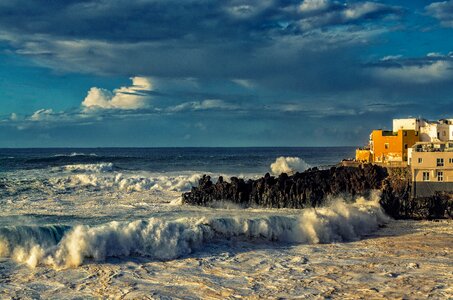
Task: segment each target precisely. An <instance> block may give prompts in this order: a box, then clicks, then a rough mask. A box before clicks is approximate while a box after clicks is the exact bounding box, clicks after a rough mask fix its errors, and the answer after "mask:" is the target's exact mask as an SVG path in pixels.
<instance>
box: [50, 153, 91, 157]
mask: <svg viewBox="0 0 453 300" xmlns="http://www.w3.org/2000/svg"><path fill="white" fill-rule="evenodd" d="M76 156H98V155H97V154H96V153H88V154H87V153H80V152H72V153H70V154H55V155H53V156H52V157H76Z"/></svg>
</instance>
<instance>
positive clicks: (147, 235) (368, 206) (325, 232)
mask: <svg viewBox="0 0 453 300" xmlns="http://www.w3.org/2000/svg"><path fill="white" fill-rule="evenodd" d="M387 221H388V217H387V216H386V215H385V214H384V213H383V211H382V210H381V208H380V206H379V204H378V203H377V202H376V201H366V200H364V199H359V201H358V202H356V203H354V204H345V203H343V202H341V201H337V202H335V203H334V204H332V205H331V206H329V207H325V208H318V209H304V210H302V211H301V213H300V215H298V216H294V215H293V216H285V215H268V216H260V217H245V216H242V217H240V216H237V217H231V216H217V217H192V218H187V217H184V218H179V219H174V220H168V218H165V219H164V218H150V219H147V220H136V221H133V222H110V223H107V224H103V225H98V226H93V227H90V226H87V225H78V226H75V227H73V228H71V229H67V228H66V227H65V228H60V229H59V230H57V229H56V228H59V227H52V229H49V228H48V227H39V229H33V230H32V231H31V232H33V234H30V233H29V232H30V229H29V228H26V227H23V226H22V227H12V228H10V229H9V230H6V231H5V230H1V231H0V253H1V254H2V256H9V257H12V258H13V259H14V260H16V261H17V262H20V263H26V264H28V265H29V266H31V267H35V266H37V265H48V266H52V267H54V268H57V269H59V268H68V267H77V266H80V265H81V264H83V263H84V261H86V260H87V259H92V260H94V261H98V262H101V261H104V260H105V259H107V258H109V257H127V256H145V257H149V258H151V259H157V260H170V259H177V258H179V257H182V256H185V255H188V254H190V253H193V252H194V251H196V250H197V249H201V248H204V247H208V246H209V244H210V243H216V242H222V241H226V240H231V239H238V240H246V241H251V242H256V243H259V242H263V241H264V242H285V243H305V244H313V243H331V242H344V241H353V240H357V239H359V238H360V237H363V236H364V235H367V234H370V233H371V232H373V231H375V230H377V229H378V227H379V225H380V224H383V223H385V222H387ZM36 232H38V234H35V233H36Z"/></svg>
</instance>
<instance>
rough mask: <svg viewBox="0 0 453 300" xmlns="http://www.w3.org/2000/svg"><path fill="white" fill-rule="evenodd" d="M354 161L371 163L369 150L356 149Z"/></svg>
mask: <svg viewBox="0 0 453 300" xmlns="http://www.w3.org/2000/svg"><path fill="white" fill-rule="evenodd" d="M355 160H356V161H358V162H363V163H370V162H372V158H371V151H370V149H362V148H359V149H356V150H355Z"/></svg>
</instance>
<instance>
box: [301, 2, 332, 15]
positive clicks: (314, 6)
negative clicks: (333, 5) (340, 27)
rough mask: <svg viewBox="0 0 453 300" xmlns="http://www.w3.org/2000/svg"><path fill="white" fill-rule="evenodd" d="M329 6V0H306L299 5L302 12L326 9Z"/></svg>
mask: <svg viewBox="0 0 453 300" xmlns="http://www.w3.org/2000/svg"><path fill="white" fill-rule="evenodd" d="M329 6H330V1H329V0H305V1H304V2H302V4H301V5H300V6H299V10H300V11H301V12H313V11H320V10H324V9H326V8H328V7H329Z"/></svg>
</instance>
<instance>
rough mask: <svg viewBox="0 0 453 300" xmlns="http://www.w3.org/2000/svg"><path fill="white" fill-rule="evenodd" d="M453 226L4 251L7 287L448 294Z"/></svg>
mask: <svg viewBox="0 0 453 300" xmlns="http://www.w3.org/2000/svg"><path fill="white" fill-rule="evenodd" d="M452 225H453V224H452V223H451V222H439V223H435V222H413V221H392V222H390V223H388V225H387V227H386V228H384V229H381V230H379V231H377V232H376V233H375V234H374V235H372V236H369V237H368V238H366V239H363V240H360V241H355V242H350V243H333V244H315V245H305V244H299V245H287V244H279V243H273V242H266V243H259V244H257V243H255V242H250V241H223V242H221V243H216V244H213V245H210V246H209V247H206V248H203V249H201V250H199V251H197V252H196V253H194V254H192V255H187V256H185V257H183V258H179V259H175V260H169V261H159V260H153V259H149V258H146V257H135V256H133V257H113V258H109V259H107V260H106V261H105V262H103V263H95V262H86V263H85V264H83V265H81V266H79V267H77V268H67V269H60V270H56V269H54V268H49V267H46V266H43V267H37V268H33V269H30V268H29V267H27V266H26V265H22V264H16V263H14V262H12V261H11V260H10V259H2V264H1V271H0V278H1V279H0V280H1V281H0V282H1V289H0V294H1V297H2V298H3V299H8V298H29V299H31V298H34V299H36V298H38V297H41V298H43V299H49V298H50V299H52V298H53V299H75V298H78V299H98V298H112V299H149V298H154V299H167V298H181V299H182V298H184V299H207V298H211V299H224V298H236V297H251V298H254V297H264V298H277V297H283V298H285V297H286V298H294V297H298V298H308V299H311V298H326V297H331V298H334V299H344V298H352V299H357V298H364V299H381V298H388V299H394V298H408V299H426V298H428V297H431V298H434V299H448V298H450V297H452V296H453V287H452V285H451V276H452V272H453V266H452V262H451V257H452V254H453V253H452V243H453V235H452V234H453V232H452Z"/></svg>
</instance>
